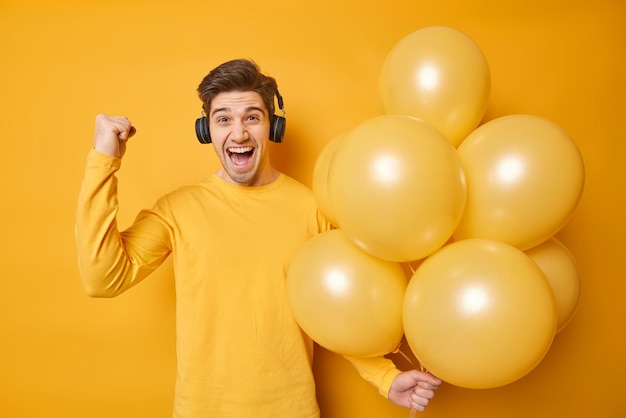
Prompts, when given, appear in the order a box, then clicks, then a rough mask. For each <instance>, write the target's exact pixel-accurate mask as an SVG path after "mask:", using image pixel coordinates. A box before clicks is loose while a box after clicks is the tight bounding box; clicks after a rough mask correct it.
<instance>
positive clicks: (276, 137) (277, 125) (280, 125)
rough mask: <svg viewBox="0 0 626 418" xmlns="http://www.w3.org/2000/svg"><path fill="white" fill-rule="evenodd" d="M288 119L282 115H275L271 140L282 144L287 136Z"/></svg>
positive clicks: (271, 129)
mask: <svg viewBox="0 0 626 418" xmlns="http://www.w3.org/2000/svg"><path fill="white" fill-rule="evenodd" d="M286 126H287V120H286V119H285V118H284V117H282V116H277V115H274V117H273V118H272V126H271V127H270V141H272V142H276V143H278V144H280V143H281V142H283V139H284V138H285V127H286Z"/></svg>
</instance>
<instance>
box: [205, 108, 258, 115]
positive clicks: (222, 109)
mask: <svg viewBox="0 0 626 418" xmlns="http://www.w3.org/2000/svg"><path fill="white" fill-rule="evenodd" d="M229 111H230V108H229V107H218V108H216V109H213V112H211V116H213V115H215V114H216V113H219V112H229ZM252 111H258V112H261V113H263V114H265V110H263V108H262V107H258V106H250V107H247V108H246V113H248V112H252Z"/></svg>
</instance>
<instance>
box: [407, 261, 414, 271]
mask: <svg viewBox="0 0 626 418" xmlns="http://www.w3.org/2000/svg"><path fill="white" fill-rule="evenodd" d="M407 264H408V265H409V268H410V269H411V274H415V268H414V267H413V265H412V264H411V263H407Z"/></svg>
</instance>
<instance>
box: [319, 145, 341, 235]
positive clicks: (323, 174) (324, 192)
mask: <svg viewBox="0 0 626 418" xmlns="http://www.w3.org/2000/svg"><path fill="white" fill-rule="evenodd" d="M342 139H343V136H338V137H336V138H334V139H333V140H332V141H330V142H329V143H328V144H326V146H325V147H324V148H322V151H321V152H320V154H319V155H318V157H317V160H316V161H315V166H314V168H313V181H312V184H311V189H312V190H313V195H314V196H315V199H316V200H317V205H318V206H319V208H320V210H321V211H322V213H323V214H324V215H326V217H327V218H328V220H329V221H330V222H331V223H332V224H333V225H335V226H337V225H338V223H337V221H336V220H335V215H334V211H333V209H332V207H331V204H330V199H329V197H328V170H329V169H330V163H331V161H332V159H333V157H334V155H335V151H336V150H337V147H338V146H339V143H340V142H341V140H342Z"/></svg>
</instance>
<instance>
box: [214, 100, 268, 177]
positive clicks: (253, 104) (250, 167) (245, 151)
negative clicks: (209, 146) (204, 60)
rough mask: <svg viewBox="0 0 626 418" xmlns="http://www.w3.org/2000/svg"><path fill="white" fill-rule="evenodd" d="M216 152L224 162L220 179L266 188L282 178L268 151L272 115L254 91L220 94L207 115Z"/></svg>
mask: <svg viewBox="0 0 626 418" xmlns="http://www.w3.org/2000/svg"><path fill="white" fill-rule="evenodd" d="M207 118H208V120H209V130H210V133H211V140H212V142H213V147H214V149H215V152H216V154H217V156H218V158H219V159H220V162H221V163H222V168H221V169H220V170H219V171H218V173H217V174H218V176H219V177H221V178H222V179H223V180H225V181H227V182H229V183H233V184H239V185H242V186H262V185H265V184H269V183H271V182H272V181H274V180H275V179H276V177H278V175H277V174H278V173H277V172H276V170H274V168H273V167H272V166H271V164H270V160H269V153H268V150H267V146H268V142H269V132H270V123H271V115H269V114H268V111H267V109H266V108H265V104H264V103H263V99H261V96H260V95H259V94H258V93H257V92H254V91H231V92H224V93H220V94H218V95H217V96H215V97H214V98H213V100H212V101H211V109H210V111H209V114H208V115H207Z"/></svg>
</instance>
